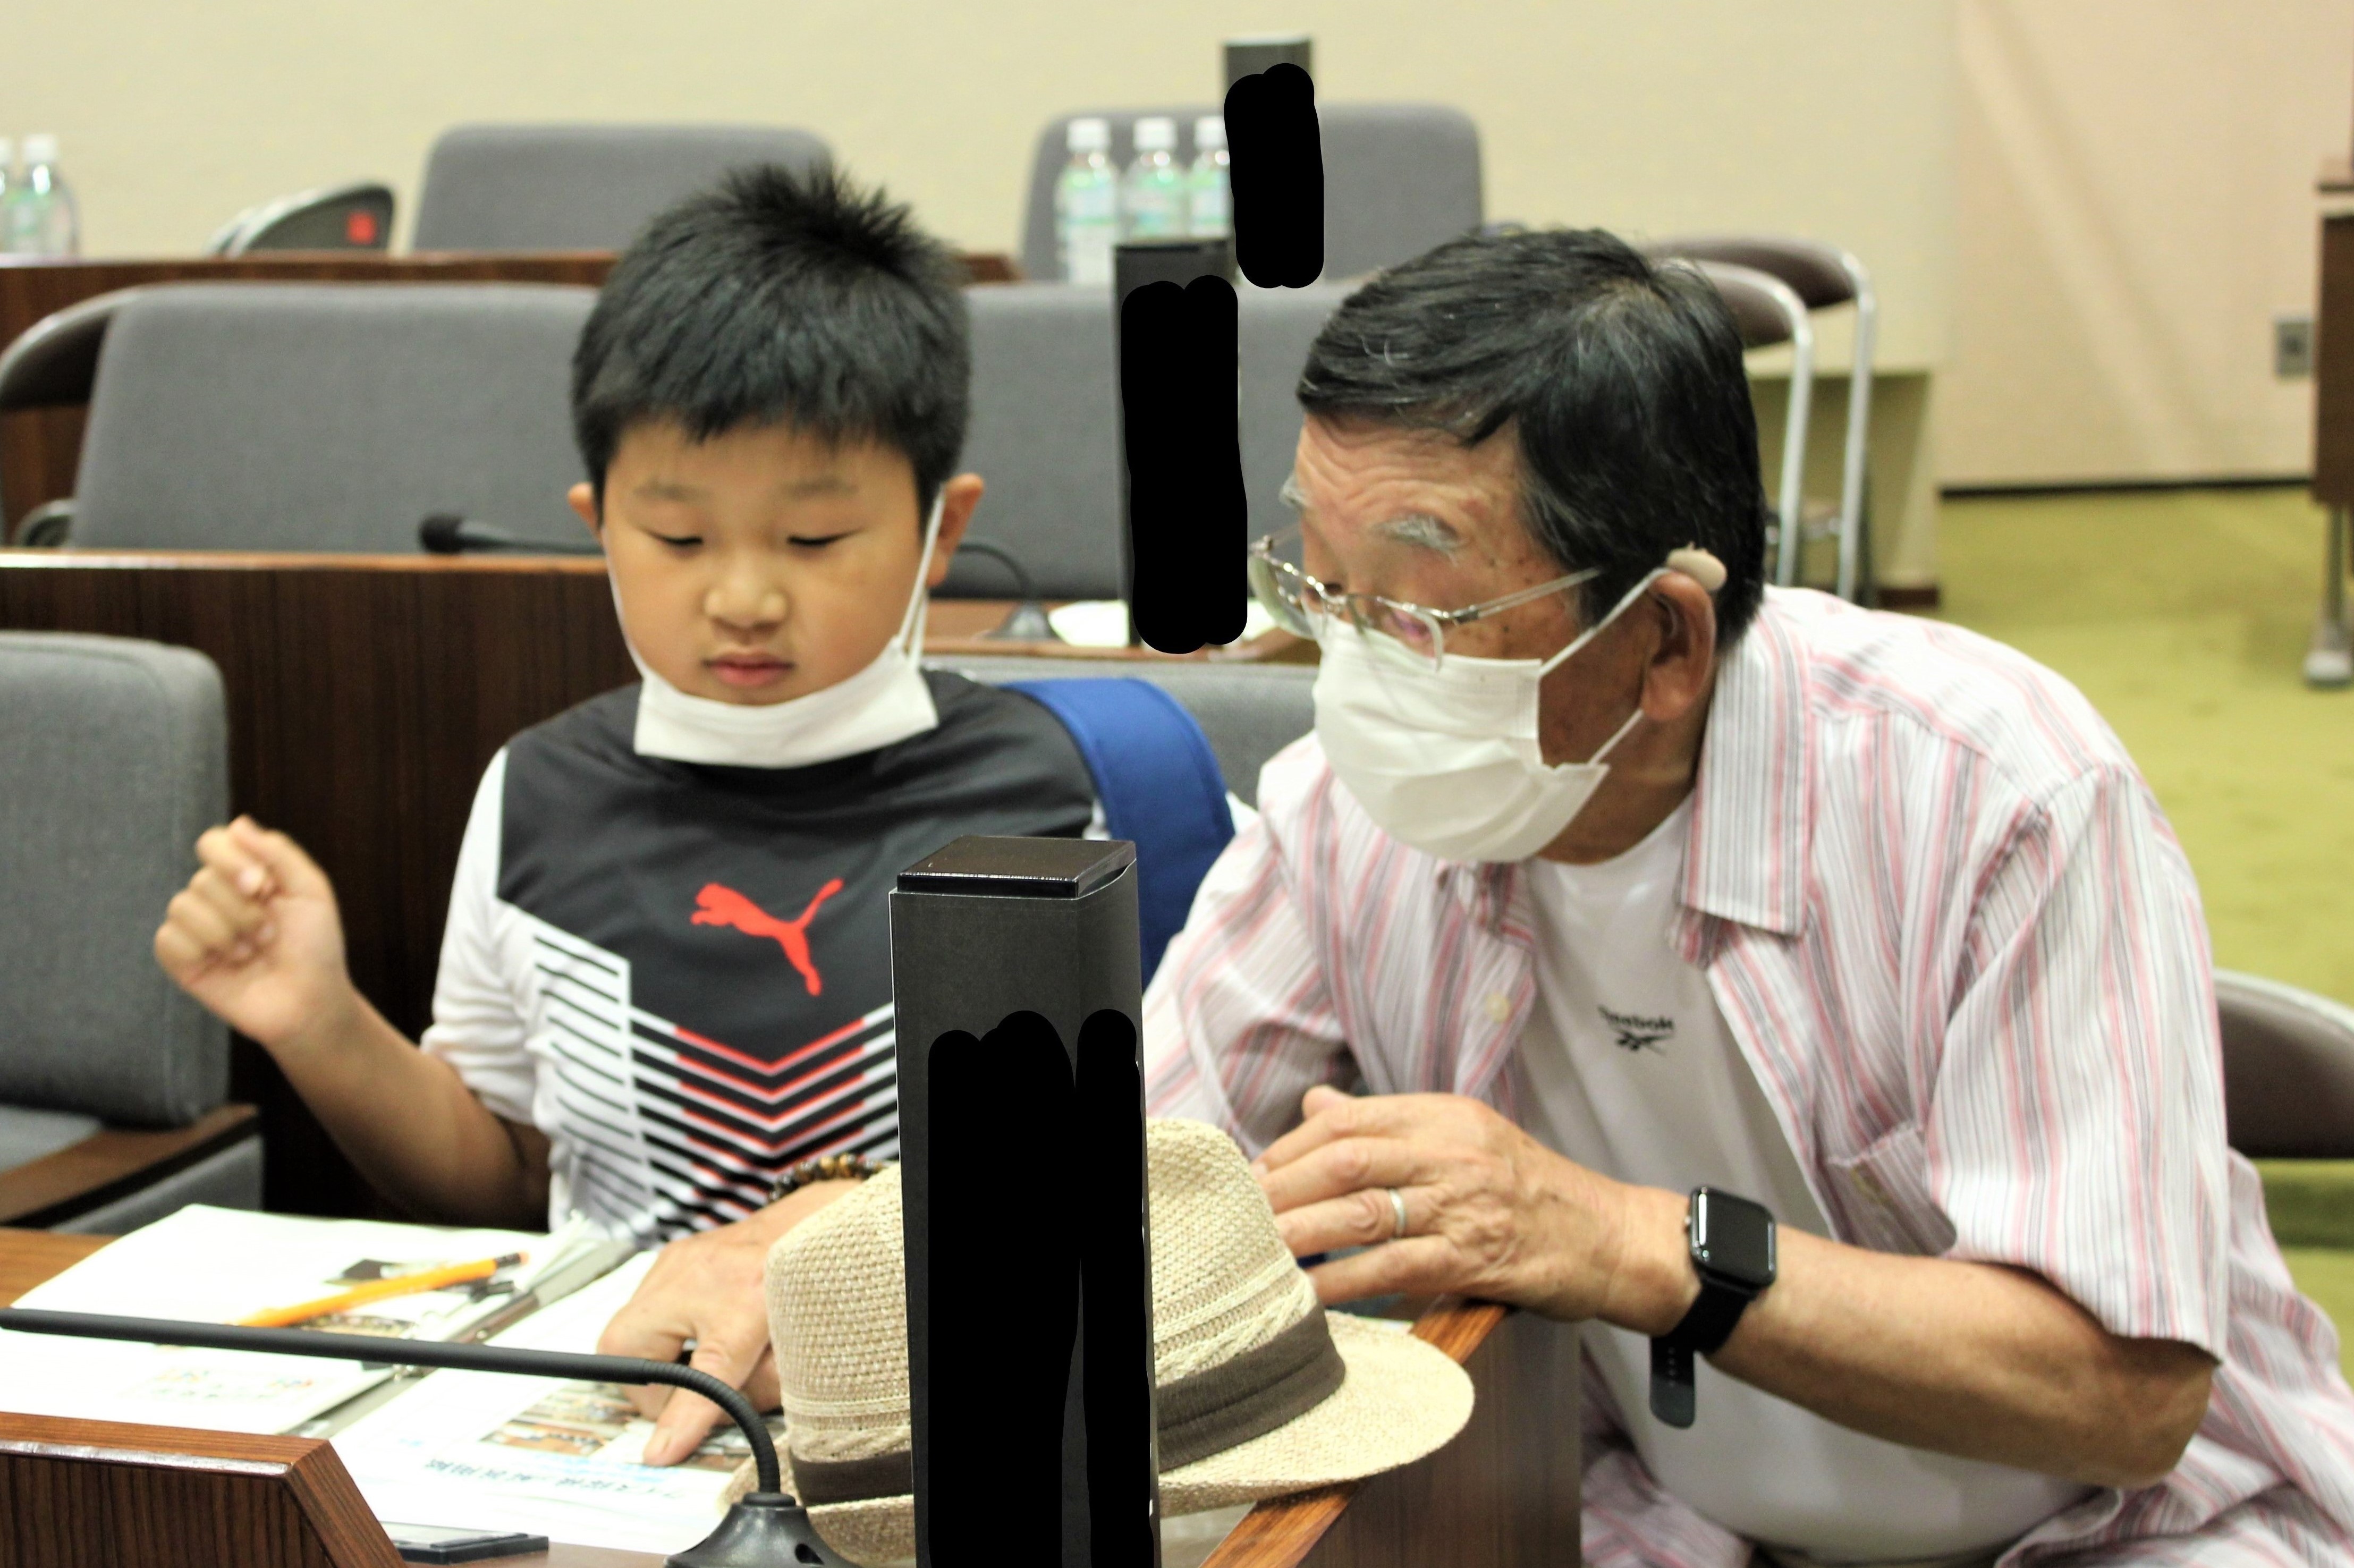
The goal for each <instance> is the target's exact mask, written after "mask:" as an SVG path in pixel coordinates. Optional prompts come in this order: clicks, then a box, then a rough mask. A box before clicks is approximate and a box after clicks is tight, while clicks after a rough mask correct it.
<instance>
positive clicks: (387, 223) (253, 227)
mask: <svg viewBox="0 0 2354 1568" xmlns="http://www.w3.org/2000/svg"><path fill="white" fill-rule="evenodd" d="M392 214H393V195H392V187H391V186H390V185H386V184H384V183H383V182H382V181H380V180H354V181H351V182H350V183H348V184H345V185H325V186H322V187H321V188H319V189H317V190H310V191H302V192H298V193H297V194H295V195H293V196H280V197H279V198H278V199H277V200H275V201H266V202H262V203H260V205H258V206H255V207H247V208H246V209H245V210H244V211H243V212H241V213H239V214H238V215H237V216H236V217H233V218H230V219H229V220H228V222H227V223H225V224H223V225H222V226H221V228H220V230H219V232H217V233H216V234H215V235H214V236H213V237H212V238H211V239H210V240H208V241H207V242H206V245H205V254H206V255H207V256H245V255H249V254H251V253H252V252H254V251H258V250H384V249H388V248H389V247H390V246H391V244H392Z"/></svg>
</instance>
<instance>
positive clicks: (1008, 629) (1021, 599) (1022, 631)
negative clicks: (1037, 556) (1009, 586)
mask: <svg viewBox="0 0 2354 1568" xmlns="http://www.w3.org/2000/svg"><path fill="white" fill-rule="evenodd" d="M967 550H970V551H971V552H972V553H973V554H974V555H976V556H988V557H989V558H990V559H991V560H992V561H995V562H996V563H997V564H998V565H1000V566H1002V567H1004V568H1005V569H1006V570H1007V571H1009V572H1011V573H1013V591H1014V594H1015V595H1016V602H1015V604H1014V606H1013V609H1010V610H1008V611H1007V612H1006V615H1005V619H1004V620H1002V621H1000V622H999V623H998V625H997V630H994V631H984V632H982V633H981V635H982V636H983V637H985V638H989V639H991V640H992V641H1011V642H1060V641H1062V640H1063V634H1062V633H1061V632H1059V631H1057V630H1055V623H1054V622H1053V621H1051V620H1047V619H1046V607H1045V605H1044V604H1043V603H1041V602H1040V601H1039V599H1038V581H1037V579H1036V578H1035V577H1032V576H1031V575H1030V568H1029V567H1026V566H1023V564H1022V557H1021V556H1017V555H1015V554H1014V553H1013V551H1012V550H1010V549H1007V548H1006V547H1005V546H1002V545H1000V544H998V543H996V542H995V541H994V540H990V539H973V538H967V539H963V540H960V541H959V543H958V545H957V554H958V555H962V554H964V553H965V552H966V551H967Z"/></svg>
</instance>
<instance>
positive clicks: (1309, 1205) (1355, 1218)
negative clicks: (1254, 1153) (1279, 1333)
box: [1252, 1087, 1642, 1319]
mask: <svg viewBox="0 0 2354 1568" xmlns="http://www.w3.org/2000/svg"><path fill="white" fill-rule="evenodd" d="M1300 1108H1301V1110H1302V1112H1303V1113H1304V1115H1305V1117H1306V1119H1305V1120H1304V1121H1303V1122H1302V1123H1301V1124H1300V1125H1299V1127H1296V1128H1293V1129H1292V1130H1291V1131H1289V1132H1288V1133H1286V1134H1285V1135H1284V1136H1283V1137H1281V1138H1279V1139H1277V1140H1276V1141H1275V1142H1274V1143H1272V1144H1270V1145H1268V1146H1267V1152H1266V1153H1264V1154H1262V1155H1260V1156H1259V1157H1258V1159H1257V1160H1255V1161H1254V1162H1253V1164H1252V1169H1253V1171H1256V1172H1257V1175H1258V1179H1259V1186H1260V1188H1261V1189H1262V1190H1263V1191H1264V1192H1266V1193H1267V1201H1268V1202H1270V1203H1271V1204H1273V1205H1274V1208H1275V1215H1276V1224H1277V1226H1278V1228H1279V1229H1280V1230H1281V1232H1282V1234H1283V1239H1284V1243H1285V1245H1288V1246H1289V1247H1290V1248H1291V1251H1292V1254H1293V1255H1295V1256H1299V1257H1306V1256H1310V1255H1313V1254H1316V1253H1321V1252H1331V1251H1334V1250H1337V1249H1339V1248H1342V1247H1363V1248H1366V1249H1367V1250H1365V1251H1363V1252H1360V1253H1356V1254H1354V1255H1351V1256H1349V1257H1344V1258H1339V1259H1336V1260H1334V1261H1333V1262H1331V1263H1324V1264H1319V1265H1318V1266H1316V1267H1314V1268H1312V1269H1311V1270H1310V1271H1309V1272H1310V1277H1311V1278H1312V1279H1314V1280H1315V1282H1316V1293H1317V1295H1318V1297H1319V1298H1321V1299H1322V1300H1323V1301H1324V1302H1326V1303H1327V1304H1328V1305H1329V1304H1331V1303H1333V1302H1338V1301H1353V1300H1357V1299H1359V1298H1363V1297H1367V1296H1384V1295H1388V1294H1391V1293H1392V1292H1400V1293H1404V1294H1405V1295H1409V1296H1437V1295H1460V1296H1476V1297H1479V1298H1483V1299H1485V1300H1490V1301H1502V1302H1508V1303H1510V1304H1511V1305H1514V1306H1520V1307H1527V1308H1532V1310H1535V1311H1540V1312H1543V1313H1545V1314H1546V1315H1548V1316H1550V1317H1555V1318H1565V1319H1585V1318H1596V1317H1609V1316H1611V1315H1612V1313H1613V1309H1614V1308H1617V1307H1619V1306H1621V1305H1622V1304H1621V1303H1620V1302H1619V1301H1617V1299H1616V1287H1617V1284H1618V1280H1617V1276H1618V1274H1619V1272H1620V1269H1619V1264H1620V1260H1621V1258H1622V1256H1623V1255H1625V1253H1626V1252H1627V1234H1628V1230H1629V1228H1630V1226H1631V1225H1632V1224H1636V1223H1638V1221H1637V1218H1636V1215H1635V1214H1634V1213H1630V1210H1632V1209H1634V1208H1636V1207H1638V1198H1639V1197H1640V1196H1641V1195H1642V1194H1640V1193H1639V1192H1638V1190H1637V1189H1633V1188H1629V1187H1627V1186H1624V1185H1623V1184H1621V1183H1619V1182H1617V1181H1610V1180H1608V1179H1606V1178H1605V1177H1602V1176H1599V1175H1597V1174H1596V1173H1595V1172H1594V1171H1588V1170H1587V1169H1585V1167H1584V1166H1582V1165H1578V1164H1576V1163H1575V1162H1573V1161H1571V1160H1564V1159H1563V1158H1562V1157H1561V1156H1560V1155H1558V1154H1555V1153H1554V1152H1553V1151H1552V1150H1549V1149H1547V1148H1545V1147H1544V1146H1543V1144H1541V1143H1539V1142H1537V1140H1536V1139H1533V1138H1531V1137H1530V1136H1529V1135H1528V1134H1527V1133H1525V1132H1523V1131H1522V1130H1521V1129H1520V1128H1517V1127H1515V1126H1513V1125H1512V1123H1511V1122H1510V1121H1508V1120H1506V1119H1505V1118H1503V1117H1501V1116H1500V1115H1498V1114H1497V1113H1496V1112H1495V1111H1494V1110H1492V1109H1491V1108H1490V1107H1487V1106H1485V1105H1483V1104H1481V1103H1480V1102H1479V1101H1478V1100H1474V1099H1469V1098H1467V1097H1463V1096H1461V1095H1374V1096H1366V1097H1352V1096H1349V1095H1344V1094H1342V1093H1341V1092H1340V1091H1339V1090H1337V1089H1331V1088H1324V1087H1318V1088H1313V1089H1310V1090H1309V1091H1308V1094H1307V1097H1306V1098H1305V1099H1303V1100H1302V1101H1301V1103H1300ZM1392 1189H1394V1190H1395V1191H1396V1192H1397V1193H1398V1195H1399V1196H1400V1197H1401V1198H1403V1199H1404V1200H1405V1210H1406V1231H1405V1235H1404V1236H1403V1237H1399V1236H1398V1235H1397V1234H1396V1226H1397V1211H1396V1208H1395V1206H1394V1204H1393V1203H1392V1202H1391V1201H1390V1190H1392Z"/></svg>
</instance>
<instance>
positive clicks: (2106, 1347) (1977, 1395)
mask: <svg viewBox="0 0 2354 1568" xmlns="http://www.w3.org/2000/svg"><path fill="white" fill-rule="evenodd" d="M1304 1108H1305V1110H1306V1112H1307V1120H1306V1121H1305V1122H1304V1123H1303V1124H1302V1125H1301V1126H1300V1127H1299V1128H1297V1129H1296V1130H1294V1131H1293V1132H1291V1133H1289V1134H1288V1135H1286V1136H1285V1137H1284V1138H1282V1139H1278V1141H1277V1142H1276V1143H1275V1144H1274V1145H1273V1146H1271V1147H1270V1148H1269V1149H1268V1150H1267V1152H1266V1154H1265V1155H1263V1156H1261V1158H1260V1160H1259V1161H1258V1169H1259V1170H1260V1172H1261V1175H1260V1181H1261V1183H1262V1185H1263V1186H1264V1187H1265V1188H1266V1190H1267V1196H1268V1198H1269V1200H1270V1201H1271V1202H1273V1204H1274V1206H1275V1209H1276V1213H1277V1215H1278V1224H1280V1225H1281V1227H1282V1230H1283V1235H1284V1240H1285V1242H1286V1243H1287V1244H1288V1245H1290V1247H1291V1249H1292V1251H1293V1252H1294V1253H1295V1254H1298V1255H1309V1254H1312V1253H1318V1252H1324V1251H1329V1250H1331V1249H1333V1248H1336V1247H1343V1246H1366V1247H1368V1248H1369V1250H1367V1251H1365V1252H1362V1253H1359V1254H1356V1255H1353V1256H1351V1257H1347V1258H1344V1259H1341V1261H1339V1262H1336V1263H1328V1264H1323V1265H1320V1266H1318V1267H1317V1268H1315V1269H1314V1270H1312V1271H1311V1272H1312V1274H1313V1277H1314V1278H1315V1280H1316V1286H1317V1291H1318V1294H1319V1295H1320V1297H1321V1298H1323V1299H1324V1300H1326V1301H1328V1302H1331V1301H1345V1300H1352V1299H1355V1298H1360V1297H1364V1296H1373V1295H1382V1294H1386V1293H1388V1292H1392V1291H1403V1292H1405V1293H1408V1294H1445V1293H1454V1294H1462V1295H1469V1296H1478V1297H1482V1298H1487V1299H1490V1300H1497V1301H1505V1302H1510V1303H1511V1304H1513V1305H1516V1306H1522V1307H1526V1308H1531V1309H1532V1310H1535V1311H1540V1312H1543V1313H1546V1314H1547V1315H1549V1316H1553V1317H1557V1318H1564V1319H1600V1320H1601V1321H1604V1322H1606V1323H1610V1324H1613V1325H1615V1326H1617V1327H1618V1328H1622V1329H1627V1330H1632V1331H1634V1332H1636V1333H1639V1334H1646V1335H1656V1334H1661V1333H1664V1332H1666V1331H1667V1330H1670V1329H1671V1328H1673V1327H1674V1326H1675V1324H1676V1322H1677V1321H1678V1320H1679V1319H1681V1318H1682V1316H1683V1314H1684V1311H1685V1310H1686V1308H1689V1307H1690V1306H1691V1302H1692V1300H1693V1298H1695V1297H1697V1296H1698V1295H1699V1291H1700V1284H1699V1279H1698V1277H1697V1276H1695V1275H1694V1274H1693V1272H1692V1268H1691V1262H1690V1259H1689V1253H1688V1250H1687V1247H1686V1245H1685V1241H1684V1233H1683V1216H1684V1208H1685V1196H1684V1195H1683V1194H1681V1193H1676V1192H1662V1191H1659V1190H1658V1189H1654V1188H1644V1187H1633V1186H1628V1185H1627V1184H1625V1183H1622V1182H1617V1181H1610V1180H1608V1179H1607V1178H1605V1177H1603V1176H1601V1175H1598V1174H1597V1173H1596V1172H1594V1171H1589V1170H1586V1169H1585V1168H1584V1167H1582V1166H1580V1165H1577V1164H1575V1162H1573V1161H1571V1160H1566V1159H1564V1158H1563V1157H1562V1156H1560V1155H1558V1154H1555V1153H1553V1151H1552V1150H1548V1149H1546V1148H1544V1147H1543V1145H1542V1144H1540V1143H1538V1142H1537V1141H1536V1140H1535V1139H1532V1138H1531V1137H1529V1136H1528V1134H1526V1133H1525V1132H1522V1130H1521V1129H1520V1128H1517V1127H1515V1126H1513V1125H1512V1124H1511V1122H1509V1121H1507V1120H1506V1119H1504V1118H1502V1117H1501V1116H1500V1115H1498V1114H1497V1113H1496V1112H1495V1111H1493V1110H1492V1109H1490V1108H1489V1107H1486V1106H1484V1105H1481V1104H1479V1102H1477V1101H1475V1100H1469V1099H1466V1098H1462V1097H1457V1096H1447V1095H1397V1096H1386V1097H1378V1098H1365V1099H1352V1098H1351V1097H1347V1096H1345V1095H1341V1094H1338V1093H1336V1092H1334V1091H1332V1090H1330V1089H1315V1090H1310V1092H1309V1095H1308V1097H1307V1098H1306V1101H1305V1102H1304ZM1392 1187H1394V1188H1397V1189H1399V1190H1400V1191H1401V1192H1403V1193H1404V1195H1405V1200H1406V1205H1407V1213H1408V1226H1409V1234H1408V1235H1407V1236H1406V1238H1405V1239H1404V1240H1402V1241H1392V1240H1390V1237H1391V1235H1392V1232H1393V1227H1394V1224H1395V1215H1394V1212H1393V1210H1392V1208H1391V1206H1390V1202H1389V1199H1388V1196H1387V1194H1386V1192H1384V1189H1386V1188H1392ZM1376 1244H1378V1245H1376ZM1711 1359H1712V1361H1714V1362H1715V1363H1716V1364H1717V1365H1718V1366H1719V1367H1720V1368H1722V1369H1723V1371H1724V1372H1728V1373H1730V1374H1732V1375H1733V1376H1735V1377H1738V1378H1741V1379H1743V1380H1744V1381H1745V1382H1748V1383H1754V1384H1755V1385H1756V1386H1757V1387H1759V1388H1762V1389H1765V1391H1766V1392H1768V1393H1774V1394H1777V1395H1779V1396H1780V1397H1782V1398H1784V1399H1787V1400H1789V1401H1791V1402H1792V1403H1794V1404H1800V1405H1803V1406H1805V1407H1806V1408H1808V1409H1809V1410H1812V1411H1814V1412H1815V1413H1816V1414H1819V1415H1822V1416H1824V1417H1826V1418H1827V1419H1829V1420H1832V1421H1836V1422H1838V1423H1840V1425H1845V1426H1850V1427H1853V1428H1854V1429H1856V1430H1857V1431H1860V1432H1864V1433H1868V1434H1870V1435H1871V1436H1875V1437H1882V1438H1886V1439H1887V1440H1889V1441H1891V1442H1895V1443H1903V1444H1906V1445H1909V1446H1914V1447H1919V1448H1927V1449H1933V1450H1935V1451H1937V1452H1940V1453H1946V1454H1955V1455H1959V1456H1962V1457H1967V1458H1974V1459H1985V1460H1990V1461H1993V1462H1995V1463H1999V1464H2005V1465H2011V1466H2015V1467H2019V1468H2021V1469H2030V1470H2036V1471H2041V1472H2043V1473H2045V1474H2049V1475H2056V1476H2064V1477H2067V1478H2071V1479H2074V1480H2081V1481H2085V1482H2088V1483H2090V1484H2093V1485H2095V1486H2108V1487H2136V1486H2144V1485H2147V1484H2149V1483H2150V1482H2152V1481H2154V1480H2156V1479H2158V1478H2160V1477H2162V1476H2164V1475H2165V1474H2166V1473H2167V1472H2168V1470H2171V1469H2172V1468H2173V1467H2174V1466H2175V1464H2176V1462H2177V1461H2178V1460H2179V1458H2180V1457H2181V1454H2182V1450H2183V1448H2184V1446H2187V1445H2188V1444H2189V1442H2190V1437H2191V1434H2192V1433H2193V1432H2194V1431H2195V1430H2196V1429H2197V1428H2198V1425H2199V1423H2200V1419H2201V1418H2202V1417H2203V1416H2204V1415H2205V1414H2206V1410H2207V1392H2208V1383H2209V1380H2210V1376H2211V1372H2212V1371H2213V1368H2214V1362H2213V1361H2212V1360H2211V1358H2210V1357H2209V1356H2208V1355H2207V1353H2206V1352H2205V1351H2201V1350H2200V1349H2199V1348H2198V1347H2197V1346H2195V1345H2190V1344H2185V1343H2182V1342H2180V1341H2178V1340H2143V1339H2127V1338H2123V1337H2120V1336H2117V1335H2115V1334H2112V1333H2110V1332H2109V1331H2108V1330H2105V1329H2104V1328H2103V1327H2102V1326H2101V1325H2100V1323H2099V1322H2098V1321H2096V1320H2095V1319H2094V1318H2093V1317H2092V1315H2091V1314H2090V1313H2088V1312H2086V1311H2085V1310H2084V1308H2082V1307H2080V1306H2078V1305H2077V1304H2076V1303H2075V1302H2074V1301H2073V1300H2072V1299H2070V1298H2068V1297H2066V1296H2064V1295H2062V1293H2061V1292H2060V1291H2058V1290H2056V1289H2054V1288H2053V1287H2052V1286H2050V1285H2048V1284H2046V1283H2045V1282H2044V1281H2042V1280H2041V1279H2039V1278H2037V1277H2034V1276H2033V1275H2031V1274H2028V1273H2026V1272H2023V1271H2021V1270H2017V1269H2012V1268H2008V1267H2004V1266H1999V1265H1994V1264H1983V1263H1967V1262H1959V1261H1955V1260H1950V1259H1944V1258H1927V1257H1903V1256H1896V1255H1890V1254H1886V1253H1877V1252H1872V1251H1869V1250H1867V1249H1865V1248H1861V1247H1853V1246H1847V1245H1842V1244H1840V1243H1838V1242H1831V1241H1826V1240H1823V1239H1822V1238H1820V1237H1818V1236H1812V1235H1808V1234H1804V1233H1802V1232H1797V1231H1791V1230H1787V1229H1785V1230H1783V1231H1782V1232H1781V1245H1780V1258H1779V1271H1778V1275H1777V1277H1776V1282H1775V1284H1774V1286H1773V1287H1772V1288H1771V1289H1769V1290H1767V1291H1766V1292H1765V1295H1764V1296H1762V1297H1760V1298H1758V1299H1757V1300H1756V1301H1755V1303H1754V1304H1752V1306H1751V1307H1750V1308H1749V1309H1748V1311H1746V1312H1745V1313H1744V1314H1743V1316H1742V1320H1741V1323H1740V1326H1739V1327H1738V1328H1736V1329H1735V1330H1734V1334H1733V1337H1732V1339H1731V1340H1728V1341H1726V1343H1725V1345H1724V1347H1723V1350H1721V1351H1718V1352H1717V1354H1716V1355H1715V1356H1713V1357H1712V1358H1711ZM1703 1419H1705V1417H1704V1416H1703Z"/></svg>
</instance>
